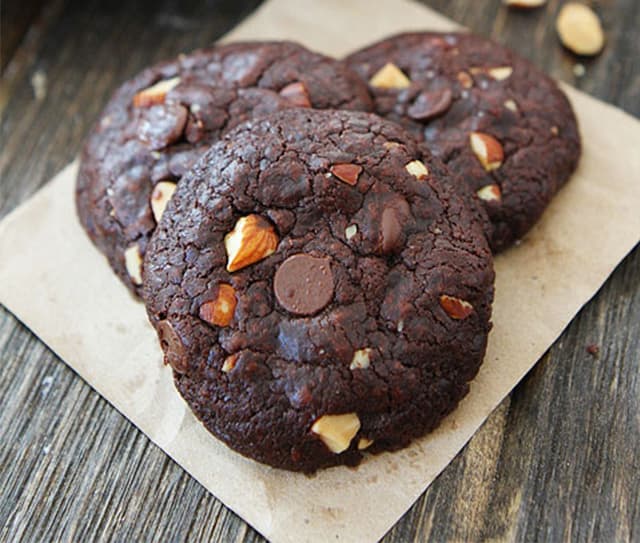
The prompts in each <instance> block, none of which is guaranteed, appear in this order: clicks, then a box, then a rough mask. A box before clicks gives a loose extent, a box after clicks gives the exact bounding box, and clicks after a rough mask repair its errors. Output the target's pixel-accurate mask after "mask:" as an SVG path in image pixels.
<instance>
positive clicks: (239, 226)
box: [224, 215, 278, 272]
mask: <svg viewBox="0 0 640 543" xmlns="http://www.w3.org/2000/svg"><path fill="white" fill-rule="evenodd" d="M224 246H225V249H226V251H227V271H229V272H234V271H237V270H241V269H242V268H245V267H247V266H250V265H251V264H255V263H256V262H258V261H260V260H262V259H263V258H267V257H268V256H269V255H271V254H273V253H274V252H275V250H276V247H277V246H278V235H277V234H276V232H275V230H274V229H273V226H272V225H271V223H270V222H269V221H267V220H266V219H263V218H262V217H261V216H260V215H247V216H246V217H241V218H240V219H238V222H236V224H235V226H234V227H233V230H232V231H231V232H229V233H228V234H227V235H226V236H225V237H224Z"/></svg>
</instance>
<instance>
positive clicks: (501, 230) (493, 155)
mask: <svg viewBox="0 0 640 543" xmlns="http://www.w3.org/2000/svg"><path fill="white" fill-rule="evenodd" d="M346 62H347V63H348V64H349V66H351V68H353V69H354V71H356V72H358V73H359V74H360V76H361V77H362V78H363V80H364V81H366V82H368V84H369V89H370V91H371V93H372V95H373V97H374V103H375V108H374V110H375V112H376V113H378V114H379V115H382V116H383V117H385V118H388V119H390V120H393V121H396V122H399V123H400V124H402V125H403V126H404V127H405V128H406V129H408V130H409V131H411V132H412V133H413V134H414V135H415V136H417V137H419V138H420V139H421V140H422V141H424V142H425V144H426V146H427V147H428V148H429V150H430V151H432V152H433V153H434V154H435V155H436V156H438V157H439V158H440V159H441V160H443V161H444V162H445V163H446V164H447V166H448V167H449V168H450V170H451V171H452V173H454V174H458V175H459V176H460V177H461V178H462V179H464V180H465V181H466V182H467V183H468V185H469V186H470V187H471V188H472V189H473V191H474V192H475V193H476V194H477V197H478V198H479V199H480V201H481V202H482V203H483V205H484V206H485V208H486V210H487V213H488V215H489V218H490V219H491V222H492V223H493V234H492V235H491V238H490V241H491V245H492V248H493V249H494V251H499V250H502V249H504V248H506V247H508V246H509V245H510V244H512V243H513V242H514V241H516V240H518V239H520V238H521V237H522V236H523V235H524V234H525V233H526V232H527V231H528V230H529V229H530V228H531V226H533V224H534V223H535V222H536V221H537V220H538V219H539V218H540V216H541V215H542V212H543V211H544V209H545V207H546V206H547V204H548V203H549V201H550V200H551V198H552V197H553V195H554V194H555V193H556V192H557V191H558V190H559V189H560V187H561V186H562V185H563V184H564V183H565V181H566V180H567V179H568V178H569V176H570V175H571V173H572V172H573V170H574V169H575V168H576V165H577V162H578V159H579V156H580V137H579V134H578V128H577V123H576V119H575V116H574V114H573V111H572V109H571V106H570V104H569V102H568V100H567V98H566V96H565V95H564V93H563V92H562V91H561V90H560V89H559V88H558V86H557V85H556V83H555V82H554V81H553V80H551V79H550V78H549V77H547V76H546V75H545V74H544V73H543V72H542V71H540V70H539V69H538V68H536V67H535V66H534V65H533V64H532V63H530V62H529V61H527V60H525V59H523V58H521V57H519V56H518V55H516V54H515V53H514V52H512V51H510V50H509V49H507V48H505V47H502V46H501V45H499V44H497V43H494V42H492V41H490V40H487V39H485V38H481V37H479V36H474V35H471V34H464V33H448V34H440V33H410V34H400V35H397V36H394V37H391V38H388V39H385V40H382V41H380V42H378V43H376V44H374V45H372V46H369V47H366V48H364V49H362V50H360V51H357V52H355V53H353V54H352V55H350V56H349V57H347V59H346Z"/></svg>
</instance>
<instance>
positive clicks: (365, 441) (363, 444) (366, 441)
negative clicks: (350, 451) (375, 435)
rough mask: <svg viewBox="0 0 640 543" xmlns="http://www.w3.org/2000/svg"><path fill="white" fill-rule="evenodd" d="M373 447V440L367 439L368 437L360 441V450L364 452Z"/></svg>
mask: <svg viewBox="0 0 640 543" xmlns="http://www.w3.org/2000/svg"><path fill="white" fill-rule="evenodd" d="M371 445H373V439H367V438H366V437H361V438H360V439H359V440H358V450H359V451H364V450H365V449H368V448H369V447H371Z"/></svg>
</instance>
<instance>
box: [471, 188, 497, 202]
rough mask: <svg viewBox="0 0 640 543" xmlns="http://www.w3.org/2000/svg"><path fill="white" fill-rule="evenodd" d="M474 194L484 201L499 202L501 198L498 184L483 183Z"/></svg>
mask: <svg viewBox="0 0 640 543" xmlns="http://www.w3.org/2000/svg"><path fill="white" fill-rule="evenodd" d="M476 194H477V195H478V198H480V199H481V200H484V201H485V202H499V201H500V200H502V193H501V192H500V187H499V186H498V185H485V186H484V187H482V188H481V189H480V190H478V192H476Z"/></svg>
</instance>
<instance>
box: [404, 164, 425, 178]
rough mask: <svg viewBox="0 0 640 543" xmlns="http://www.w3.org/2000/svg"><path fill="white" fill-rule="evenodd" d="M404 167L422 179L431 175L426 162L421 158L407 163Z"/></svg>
mask: <svg viewBox="0 0 640 543" xmlns="http://www.w3.org/2000/svg"><path fill="white" fill-rule="evenodd" d="M404 169H405V170H407V171H408V172H409V173H410V174H411V175H413V177H415V178H416V179H418V180H420V181H422V180H423V179H426V178H427V177H428V175H429V170H428V169H427V167H426V166H425V165H424V162H422V161H420V160H412V161H411V162H409V163H408V164H406V165H405V167H404Z"/></svg>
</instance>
